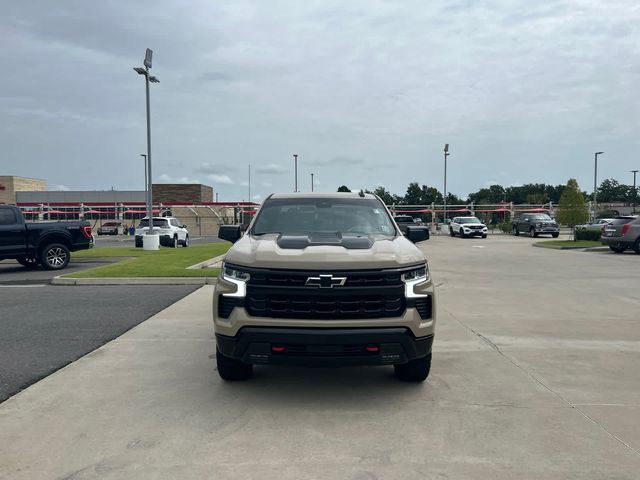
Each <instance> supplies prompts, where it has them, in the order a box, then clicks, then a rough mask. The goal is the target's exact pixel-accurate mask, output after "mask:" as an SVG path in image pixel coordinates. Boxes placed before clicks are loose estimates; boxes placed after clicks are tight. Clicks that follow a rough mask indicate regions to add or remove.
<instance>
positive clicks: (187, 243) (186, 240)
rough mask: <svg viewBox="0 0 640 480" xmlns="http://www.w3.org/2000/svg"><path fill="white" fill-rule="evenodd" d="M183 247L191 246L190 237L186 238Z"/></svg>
mask: <svg viewBox="0 0 640 480" xmlns="http://www.w3.org/2000/svg"><path fill="white" fill-rule="evenodd" d="M182 246H183V247H185V248H186V247H188V246H189V235H187V236H186V237H184V241H183V242H182Z"/></svg>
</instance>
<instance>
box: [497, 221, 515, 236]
mask: <svg viewBox="0 0 640 480" xmlns="http://www.w3.org/2000/svg"><path fill="white" fill-rule="evenodd" d="M498 228H499V229H500V231H501V232H502V233H511V229H512V228H513V226H512V224H511V222H500V223H499V224H498Z"/></svg>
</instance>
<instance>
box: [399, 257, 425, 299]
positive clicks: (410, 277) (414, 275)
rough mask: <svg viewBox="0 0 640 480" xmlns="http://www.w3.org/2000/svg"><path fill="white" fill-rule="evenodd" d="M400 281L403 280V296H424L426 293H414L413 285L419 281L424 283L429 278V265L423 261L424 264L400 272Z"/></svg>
mask: <svg viewBox="0 0 640 480" xmlns="http://www.w3.org/2000/svg"><path fill="white" fill-rule="evenodd" d="M401 278H402V281H403V282H404V296H405V297H406V298H417V297H426V296H427V295H424V294H421V293H416V292H415V291H414V290H413V287H415V286H416V285H418V284H419V283H424V282H426V281H428V280H429V265H427V263H426V262H425V264H424V266H421V267H418V268H415V269H412V270H409V271H408V272H405V273H403V274H402V277H401Z"/></svg>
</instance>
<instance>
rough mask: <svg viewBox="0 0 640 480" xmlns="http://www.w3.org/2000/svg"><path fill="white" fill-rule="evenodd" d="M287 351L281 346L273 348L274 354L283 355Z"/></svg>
mask: <svg viewBox="0 0 640 480" xmlns="http://www.w3.org/2000/svg"><path fill="white" fill-rule="evenodd" d="M285 350H286V348H285V347H281V346H280V345H273V346H272V347H271V351H272V352H274V353H282V352H284V351H285Z"/></svg>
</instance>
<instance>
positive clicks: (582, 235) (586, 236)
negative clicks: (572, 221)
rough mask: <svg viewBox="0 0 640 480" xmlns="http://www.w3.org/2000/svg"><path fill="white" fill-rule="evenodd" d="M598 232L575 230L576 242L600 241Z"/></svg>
mask: <svg viewBox="0 0 640 480" xmlns="http://www.w3.org/2000/svg"><path fill="white" fill-rule="evenodd" d="M601 234H602V233H601V232H600V230H576V234H575V239H576V240H595V241H598V240H600V235H601Z"/></svg>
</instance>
